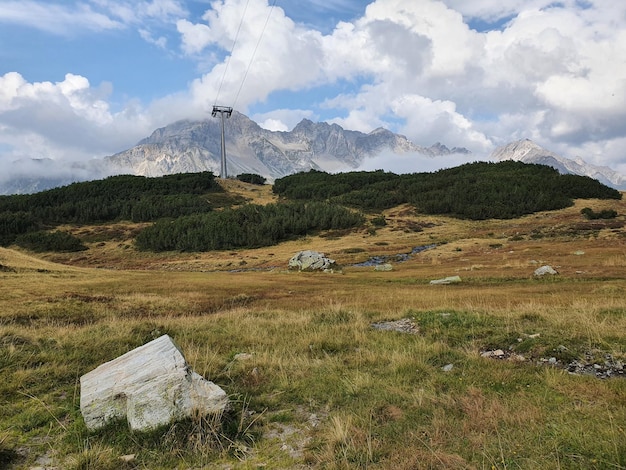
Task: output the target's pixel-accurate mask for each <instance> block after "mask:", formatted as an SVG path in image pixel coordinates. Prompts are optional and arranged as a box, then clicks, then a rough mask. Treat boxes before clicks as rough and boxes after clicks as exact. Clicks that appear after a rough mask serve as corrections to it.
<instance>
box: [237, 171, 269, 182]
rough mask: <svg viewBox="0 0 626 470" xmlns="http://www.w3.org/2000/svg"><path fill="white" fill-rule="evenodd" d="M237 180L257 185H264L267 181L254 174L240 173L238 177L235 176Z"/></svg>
mask: <svg viewBox="0 0 626 470" xmlns="http://www.w3.org/2000/svg"><path fill="white" fill-rule="evenodd" d="M237 179H238V180H239V181H242V182H244V183H250V184H258V185H262V184H265V182H266V181H267V179H266V178H265V177H263V176H261V175H257V174H254V173H241V174H240V175H237Z"/></svg>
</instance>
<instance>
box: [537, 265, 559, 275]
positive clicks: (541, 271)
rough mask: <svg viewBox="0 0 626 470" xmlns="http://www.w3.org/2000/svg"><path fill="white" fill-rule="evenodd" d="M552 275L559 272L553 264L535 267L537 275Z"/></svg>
mask: <svg viewBox="0 0 626 470" xmlns="http://www.w3.org/2000/svg"><path fill="white" fill-rule="evenodd" d="M547 274H549V275H551V276H554V275H556V274H559V273H558V272H557V270H556V269H554V268H553V267H552V266H547V265H546V266H541V267H540V268H537V269H535V274H534V275H535V277H541V276H545V275H547Z"/></svg>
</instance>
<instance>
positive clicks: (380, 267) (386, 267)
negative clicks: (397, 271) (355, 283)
mask: <svg viewBox="0 0 626 470" xmlns="http://www.w3.org/2000/svg"><path fill="white" fill-rule="evenodd" d="M374 271H382V272H389V271H393V266H392V265H391V264H389V263H385V264H377V265H376V266H375V267H374Z"/></svg>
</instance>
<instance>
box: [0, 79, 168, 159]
mask: <svg viewBox="0 0 626 470" xmlns="http://www.w3.org/2000/svg"><path fill="white" fill-rule="evenodd" d="M109 92H110V87H109V86H108V85H107V84H103V85H102V86H101V87H99V88H93V87H91V85H90V84H89V81H88V80H87V79H86V78H85V77H82V76H79V75H73V74H67V75H66V76H65V79H64V80H63V81H61V82H56V83H52V82H34V83H30V82H27V81H26V80H25V79H24V78H23V77H22V76H21V75H20V74H18V73H16V72H11V73H7V74H5V75H3V76H0V143H4V144H5V145H9V146H11V147H13V148H14V149H15V150H14V152H12V154H14V156H18V157H23V156H28V157H33V158H42V157H45V158H55V159H61V160H67V159H83V160H84V159H89V158H92V157H101V156H104V155H106V154H108V153H113V152H116V151H119V150H121V149H122V148H124V147H125V146H129V145H133V144H134V143H136V142H137V141H138V140H139V139H140V138H142V137H145V135H146V134H147V133H148V132H150V131H152V130H153V129H154V127H153V126H155V125H156V124H157V123H159V121H158V120H157V119H155V117H154V116H151V112H148V110H144V109H142V108H141V107H138V106H137V105H136V104H135V103H133V102H129V103H127V105H126V107H125V108H124V109H123V110H122V111H120V112H118V113H113V112H111V110H110V106H109V104H108V102H107V101H106V99H107V97H108V93H109ZM161 122H162V121H161Z"/></svg>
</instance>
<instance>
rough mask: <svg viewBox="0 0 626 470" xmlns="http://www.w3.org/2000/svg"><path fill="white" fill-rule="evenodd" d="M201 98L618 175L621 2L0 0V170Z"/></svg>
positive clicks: (125, 143)
mask: <svg viewBox="0 0 626 470" xmlns="http://www.w3.org/2000/svg"><path fill="white" fill-rule="evenodd" d="M215 104H217V105H220V106H232V107H234V108H235V109H236V110H237V111H239V112H242V113H244V114H246V115H247V116H249V117H250V118H251V119H253V120H255V121H256V122H258V123H259V124H260V125H262V126H263V127H266V128H268V129H271V130H291V129H292V128H293V127H294V126H295V125H296V124H297V123H298V122H300V121H301V120H302V119H303V118H307V119H311V120H313V121H326V122H329V123H336V124H339V125H340V126H342V127H344V128H345V129H351V130H358V131H362V132H371V131H372V130H374V129H376V128H378V127H385V128H387V129H389V130H391V131H393V132H397V133H400V134H403V135H405V136H407V137H408V138H409V139H410V140H411V141H413V142H414V143H416V144H418V145H423V146H430V145H432V144H434V143H435V142H441V143H443V144H445V145H447V146H448V147H450V148H452V147H465V148H467V149H469V150H471V151H472V157H471V158H472V159H473V160H479V159H486V158H487V157H488V156H489V154H490V153H491V152H492V151H493V150H494V149H495V148H496V147H498V146H501V145H505V144H507V143H509V142H512V141H515V140H519V139H524V138H528V139H531V140H533V141H534V142H536V143H538V144H539V145H542V146H543V147H545V148H547V149H549V150H551V151H553V152H556V153H558V154H560V155H562V156H564V157H568V158H575V157H577V156H580V157H582V158H584V159H585V160H586V161H587V162H588V163H591V164H594V165H604V166H609V167H611V168H612V169H614V170H617V171H619V172H620V173H622V174H626V2H625V1H622V0H563V1H550V0H505V1H504V0H375V1H368V0H309V1H306V0H193V1H192V0H0V173H2V169H1V168H2V165H3V164H4V165H5V167H6V163H7V162H12V161H15V160H19V159H31V158H35V159H40V158H50V159H53V160H57V161H59V164H60V165H63V164H65V162H76V161H88V160H92V159H95V158H102V157H104V156H107V155H112V154H114V153H117V152H120V151H123V150H126V149H128V148H130V147H132V146H134V145H135V144H136V143H137V142H138V141H139V140H141V139H142V138H144V137H147V136H148V135H150V134H151V133H152V131H154V130H155V129H157V128H159V127H163V126H165V125H167V124H170V123H172V122H175V121H177V120H180V119H205V118H210V117H211V110H212V107H213V105H215ZM465 158H467V157H465ZM377 163H378V162H377ZM404 163H406V161H405V162H404ZM385 164H388V166H389V167H390V168H384V169H388V170H391V171H395V170H396V168H395V167H394V165H396V166H402V164H403V163H402V160H401V159H400V160H398V158H396V157H393V156H390V157H389V159H388V161H387V163H386V162H385V159H383V160H382V161H381V162H380V165H379V168H383V167H384V166H385ZM405 170H407V171H423V170H422V169H420V168H415V169H410V168H406V169H405Z"/></svg>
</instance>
